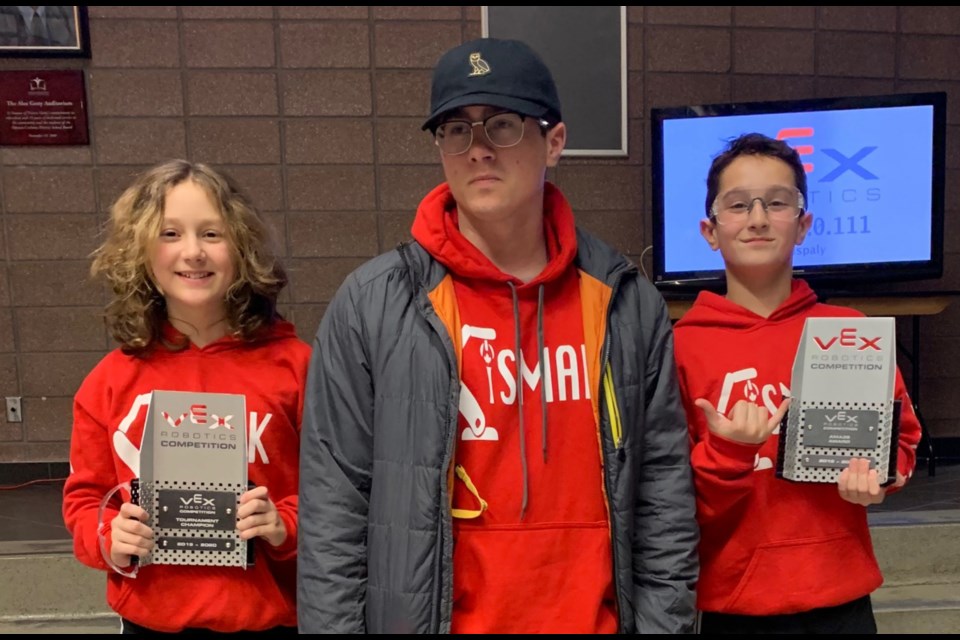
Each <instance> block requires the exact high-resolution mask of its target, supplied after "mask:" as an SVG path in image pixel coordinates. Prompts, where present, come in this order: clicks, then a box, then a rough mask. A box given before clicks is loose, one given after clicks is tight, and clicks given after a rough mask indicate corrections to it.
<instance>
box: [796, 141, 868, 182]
mask: <svg viewBox="0 0 960 640" xmlns="http://www.w3.org/2000/svg"><path fill="white" fill-rule="evenodd" d="M813 136H814V129H813V127H788V128H785V129H780V131H778V132H777V140H788V141H791V140H794V139H796V138H812V137H813ZM789 144H790V146H792V147H793V148H794V149H796V150H797V153H798V154H799V155H800V159H801V160H804V158H805V156H811V155H813V152H814V147H813V145H812V144H794V143H793V142H789ZM877 149H878V147H863V148H861V149H860V150H859V151H857V152H856V153H853V154H851V155H847V153H845V152H843V151H839V150H837V149H828V148H822V149H820V152H821V153H822V154H823V155H825V156H827V157H828V158H830V159H831V160H833V161H835V162H836V163H837V166H835V167H834V168H833V170H831V171H830V172H829V173H827V174H826V175H825V176H823V177H822V178H820V180H819V182H833V181H835V180H836V179H837V178H839V177H840V176H842V175H843V174H845V173H846V172H848V171H850V172H852V173H854V174H856V175H858V176H860V177H861V178H863V179H864V180H879V179H880V178H878V177H877V175H876V174H874V173H873V172H872V171H870V170H868V169H867V168H866V167H864V166H863V165H862V164H861V163H862V162H863V160H864V159H865V158H866V157H867V156H869V155H870V154H871V153H873V152H874V151H876V150H877ZM803 170H804V171H806V172H807V173H813V163H812V162H804V163H803Z"/></svg>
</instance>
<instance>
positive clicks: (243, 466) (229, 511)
mask: <svg viewBox="0 0 960 640" xmlns="http://www.w3.org/2000/svg"><path fill="white" fill-rule="evenodd" d="M245 417H246V401H245V398H244V396H242V395H232V394H221V393H186V392H176V391H154V392H153V393H152V394H151V399H150V406H149V409H148V412H147V423H146V425H145V429H144V435H143V444H142V446H141V450H140V478H139V482H138V493H139V495H138V496H137V501H138V502H139V504H140V505H141V506H142V507H143V508H144V509H146V511H147V513H148V514H150V520H149V522H148V523H147V524H149V525H150V527H151V528H152V529H153V532H154V542H155V546H154V549H153V551H152V552H151V553H150V555H148V556H147V557H146V558H144V559H142V560H141V561H140V565H141V566H144V565H148V564H175V565H215V566H235V567H245V566H246V565H247V564H248V553H247V552H248V543H247V541H245V540H241V539H240V537H239V532H238V531H237V507H238V505H239V499H240V496H241V495H242V494H243V493H244V492H245V491H247V489H248V485H247V428H246V419H245ZM251 549H252V547H251Z"/></svg>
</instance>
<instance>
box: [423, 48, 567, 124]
mask: <svg viewBox="0 0 960 640" xmlns="http://www.w3.org/2000/svg"><path fill="white" fill-rule="evenodd" d="M478 104H482V105H490V106H492V107H502V108H504V109H509V110H510V111H516V112H517V113H520V114H523V115H525V116H530V117H533V118H544V119H545V120H549V121H550V122H551V123H556V122H560V121H561V120H562V117H561V115H560V98H559V96H558V95H557V85H556V84H554V82H553V75H552V74H551V73H550V69H548V68H547V65H546V64H545V63H544V62H543V60H542V59H541V58H540V56H538V55H537V54H536V52H534V50H533V49H531V48H530V46H529V45H527V44H526V43H524V42H521V41H519V40H500V39H496V38H480V39H478V40H471V41H470V42H466V43H464V44H461V45H460V46H458V47H454V48H453V49H451V50H450V51H447V52H446V53H445V54H443V56H441V57H440V60H439V61H437V66H436V67H434V69H433V85H432V88H431V91H430V117H429V118H427V120H426V121H425V122H424V123H423V127H422V128H423V129H430V130H431V131H432V130H434V129H436V127H437V124H438V123H439V120H440V117H441V116H443V114H445V113H446V112H448V111H452V110H453V109H457V108H459V107H466V106H469V105H478Z"/></svg>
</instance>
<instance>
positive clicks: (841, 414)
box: [824, 411, 857, 424]
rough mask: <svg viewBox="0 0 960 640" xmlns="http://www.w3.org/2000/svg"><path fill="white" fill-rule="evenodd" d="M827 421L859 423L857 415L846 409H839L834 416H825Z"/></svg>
mask: <svg viewBox="0 0 960 640" xmlns="http://www.w3.org/2000/svg"><path fill="white" fill-rule="evenodd" d="M824 418H826V420H827V422H831V423H832V422H844V423H847V424H857V416H852V415H850V414H848V413H847V412H846V411H838V412H837V414H836V415H834V416H824Z"/></svg>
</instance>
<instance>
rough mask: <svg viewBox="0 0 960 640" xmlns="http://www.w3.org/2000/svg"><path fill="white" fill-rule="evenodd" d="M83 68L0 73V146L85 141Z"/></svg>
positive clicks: (85, 111) (88, 138)
mask: <svg viewBox="0 0 960 640" xmlns="http://www.w3.org/2000/svg"><path fill="white" fill-rule="evenodd" d="M86 105H87V97H86V91H85V90H84V82H83V70H81V69H59V70H51V71H4V72H2V73H0V145H80V144H89V142H90V136H89V132H88V127H87V106H86Z"/></svg>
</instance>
